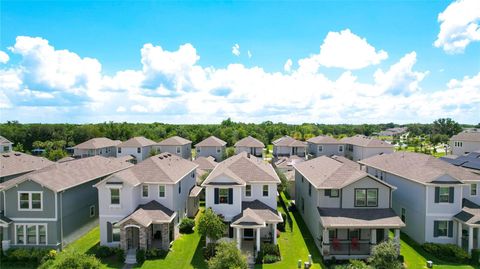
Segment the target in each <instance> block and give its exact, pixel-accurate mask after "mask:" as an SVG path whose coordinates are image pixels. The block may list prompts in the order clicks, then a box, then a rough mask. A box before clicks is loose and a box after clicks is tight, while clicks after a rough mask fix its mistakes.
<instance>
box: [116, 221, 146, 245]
mask: <svg viewBox="0 0 480 269" xmlns="http://www.w3.org/2000/svg"><path fill="white" fill-rule="evenodd" d="M112 225H113V224H112ZM131 227H134V228H138V229H140V226H138V225H135V224H128V225H126V226H125V227H123V228H124V229H127V228H131ZM115 242H116V241H115Z"/></svg>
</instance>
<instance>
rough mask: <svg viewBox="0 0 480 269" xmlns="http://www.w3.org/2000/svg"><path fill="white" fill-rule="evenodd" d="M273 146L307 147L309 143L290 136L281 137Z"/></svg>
mask: <svg viewBox="0 0 480 269" xmlns="http://www.w3.org/2000/svg"><path fill="white" fill-rule="evenodd" d="M272 144H273V145H274V146H277V147H302V148H306V147H307V143H305V142H302V141H299V140H296V139H294V138H292V137H290V136H288V135H286V136H282V137H280V138H279V139H277V140H275V141H273V142H272Z"/></svg>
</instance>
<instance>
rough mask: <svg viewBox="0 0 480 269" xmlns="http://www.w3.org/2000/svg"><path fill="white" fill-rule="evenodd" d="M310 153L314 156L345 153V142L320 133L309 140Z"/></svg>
mask: <svg viewBox="0 0 480 269" xmlns="http://www.w3.org/2000/svg"><path fill="white" fill-rule="evenodd" d="M307 143H308V154H310V155H311V156H314V157H319V156H332V155H340V156H343V155H345V143H343V142H341V141H339V140H337V139H335V138H333V137H331V136H327V135H319V136H317V137H312V138H310V139H308V140H307Z"/></svg>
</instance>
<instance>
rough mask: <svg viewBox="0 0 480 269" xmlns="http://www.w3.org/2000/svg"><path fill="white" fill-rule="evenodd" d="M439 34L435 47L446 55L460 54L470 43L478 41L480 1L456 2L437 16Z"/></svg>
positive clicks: (479, 32)
mask: <svg viewBox="0 0 480 269" xmlns="http://www.w3.org/2000/svg"><path fill="white" fill-rule="evenodd" d="M438 22H439V23H440V32H439V33H438V36H437V40H435V42H434V43H433V44H434V45H435V47H437V48H442V49H443V50H444V51H445V52H447V53H462V52H463V51H464V50H465V48H466V47H467V46H468V45H469V44H470V43H471V42H475V41H479V40H480V27H479V22H480V1H478V0H457V1H455V2H453V3H451V4H450V5H449V6H448V7H447V8H446V9H445V10H444V11H443V12H442V13H440V14H439V15H438Z"/></svg>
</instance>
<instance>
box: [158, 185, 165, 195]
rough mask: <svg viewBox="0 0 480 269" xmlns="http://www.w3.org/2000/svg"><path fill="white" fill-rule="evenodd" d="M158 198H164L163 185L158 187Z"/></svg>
mask: <svg viewBox="0 0 480 269" xmlns="http://www.w3.org/2000/svg"><path fill="white" fill-rule="evenodd" d="M158 197H161V198H163V197H165V185H159V186H158Z"/></svg>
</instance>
